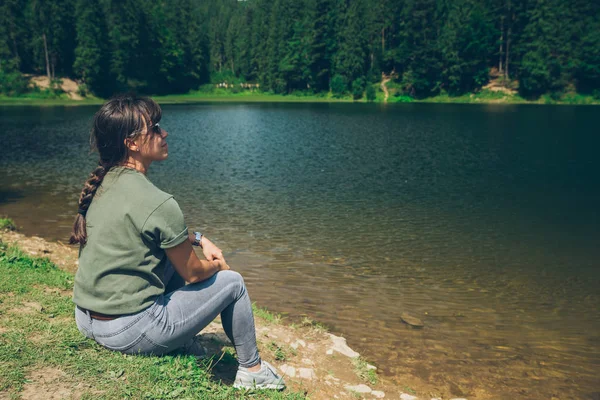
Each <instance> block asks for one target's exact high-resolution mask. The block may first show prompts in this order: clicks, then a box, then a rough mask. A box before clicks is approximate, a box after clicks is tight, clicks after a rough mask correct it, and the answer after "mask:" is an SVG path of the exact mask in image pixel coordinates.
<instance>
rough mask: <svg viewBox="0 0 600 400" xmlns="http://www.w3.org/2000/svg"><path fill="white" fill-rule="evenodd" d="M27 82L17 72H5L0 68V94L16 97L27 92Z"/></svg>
mask: <svg viewBox="0 0 600 400" xmlns="http://www.w3.org/2000/svg"><path fill="white" fill-rule="evenodd" d="M28 84H29V82H27V79H26V78H24V77H23V75H21V73H20V72H18V71H5V70H3V69H1V68H0V93H1V94H5V95H7V96H18V95H21V94H24V93H27V92H28V91H29V88H28Z"/></svg>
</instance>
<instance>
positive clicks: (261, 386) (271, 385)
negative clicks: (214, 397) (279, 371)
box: [233, 383, 286, 390]
mask: <svg viewBox="0 0 600 400" xmlns="http://www.w3.org/2000/svg"><path fill="white" fill-rule="evenodd" d="M233 387H234V388H236V389H248V390H253V389H258V390H264V389H271V390H283V389H285V387H286V386H285V385H281V384H276V383H263V384H259V385H252V386H245V385H242V384H239V383H234V384H233Z"/></svg>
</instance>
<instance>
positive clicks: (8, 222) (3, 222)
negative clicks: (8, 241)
mask: <svg viewBox="0 0 600 400" xmlns="http://www.w3.org/2000/svg"><path fill="white" fill-rule="evenodd" d="M3 229H6V230H9V231H14V230H15V229H17V227H16V226H15V223H14V222H13V220H12V219H10V218H0V230H3Z"/></svg>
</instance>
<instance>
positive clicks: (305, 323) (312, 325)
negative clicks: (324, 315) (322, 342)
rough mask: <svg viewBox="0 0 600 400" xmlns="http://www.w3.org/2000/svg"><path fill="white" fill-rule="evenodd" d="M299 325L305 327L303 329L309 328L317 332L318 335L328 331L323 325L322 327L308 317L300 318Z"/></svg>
mask: <svg viewBox="0 0 600 400" xmlns="http://www.w3.org/2000/svg"><path fill="white" fill-rule="evenodd" d="M300 325H301V326H305V327H310V328H311V329H312V330H314V331H316V332H319V333H323V332H327V331H328V329H327V327H326V326H325V325H323V324H322V323H320V322H316V321H314V320H312V319H310V318H308V317H304V318H302V321H300Z"/></svg>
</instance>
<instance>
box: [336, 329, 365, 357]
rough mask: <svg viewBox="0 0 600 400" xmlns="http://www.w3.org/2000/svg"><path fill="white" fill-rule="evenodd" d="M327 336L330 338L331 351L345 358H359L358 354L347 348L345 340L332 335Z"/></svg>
mask: <svg viewBox="0 0 600 400" xmlns="http://www.w3.org/2000/svg"><path fill="white" fill-rule="evenodd" d="M329 336H330V337H331V341H332V342H333V350H335V351H337V352H338V353H342V354H343V355H345V356H346V357H350V358H356V357H358V356H360V354H359V353H357V352H356V351H354V350H352V349H351V348H350V347H348V345H347V344H346V339H344V338H343V337H339V336H335V335H332V334H329Z"/></svg>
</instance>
